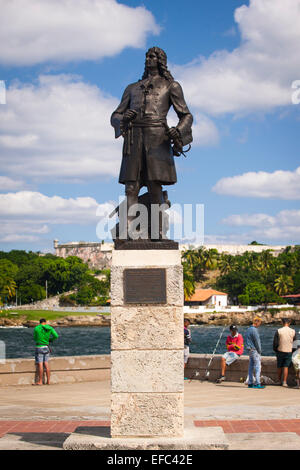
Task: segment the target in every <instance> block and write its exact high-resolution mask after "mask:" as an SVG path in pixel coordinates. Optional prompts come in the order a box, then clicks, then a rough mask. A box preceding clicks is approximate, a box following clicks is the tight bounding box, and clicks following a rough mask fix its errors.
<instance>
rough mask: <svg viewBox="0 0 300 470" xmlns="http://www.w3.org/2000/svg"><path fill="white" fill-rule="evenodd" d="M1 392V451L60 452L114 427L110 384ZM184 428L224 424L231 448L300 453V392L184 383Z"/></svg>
mask: <svg viewBox="0 0 300 470" xmlns="http://www.w3.org/2000/svg"><path fill="white" fill-rule="evenodd" d="M0 392H1V393H0V416H1V419H0V450H1V449H53V450H54V449H55V450H57V449H61V448H62V445H63V442H64V440H65V439H66V438H67V437H68V435H69V434H70V433H72V432H74V431H75V430H77V431H78V430H79V431H80V428H86V427H89V428H91V432H92V428H93V427H98V426H101V427H103V428H105V429H106V430H107V431H108V429H109V424H110V422H109V420H110V408H109V407H110V382H109V381H102V382H84V383H76V384H58V385H49V386H47V385H44V386H36V387H34V386H30V385H29V386H27V385H25V386H14V387H12V386H11V387H1V389H0ZM185 425H186V426H189V427H190V426H201V427H211V426H214V427H215V426H220V427H221V428H222V429H223V431H224V433H225V435H226V437H227V439H228V441H229V449H245V450H248V449H253V450H256V449H260V450H263V449H268V450H269V449H276V450H277V449H278V450H280V449H283V450H288V449H290V450H300V390H297V389H292V388H287V389H286V388H283V387H278V386H269V387H266V389H264V390H257V389H248V388H247V387H246V386H245V385H243V384H239V383H234V382H224V383H222V384H218V385H216V384H214V383H210V382H200V381H196V380H195V381H192V382H189V381H185Z"/></svg>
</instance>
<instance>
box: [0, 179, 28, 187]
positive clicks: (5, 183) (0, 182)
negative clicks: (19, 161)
mask: <svg viewBox="0 0 300 470" xmlns="http://www.w3.org/2000/svg"><path fill="white" fill-rule="evenodd" d="M24 186H25V183H24V182H23V181H21V180H16V179H13V178H8V177H7V176H0V191H16V190H18V189H22V188H23V187H24Z"/></svg>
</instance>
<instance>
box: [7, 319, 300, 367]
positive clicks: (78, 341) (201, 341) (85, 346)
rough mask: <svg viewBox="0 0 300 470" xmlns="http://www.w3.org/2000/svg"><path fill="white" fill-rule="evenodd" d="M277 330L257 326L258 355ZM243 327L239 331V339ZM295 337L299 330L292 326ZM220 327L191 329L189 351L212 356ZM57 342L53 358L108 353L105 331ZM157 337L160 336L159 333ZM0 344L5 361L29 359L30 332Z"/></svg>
mask: <svg viewBox="0 0 300 470" xmlns="http://www.w3.org/2000/svg"><path fill="white" fill-rule="evenodd" d="M278 327H279V325H278V326H276V325H275V326H274V325H272V326H261V327H260V328H259V329H258V332H259V334H260V338H261V343H262V355H263V356H273V355H274V352H273V349H272V344H273V337H274V333H275V331H276V330H277V329H278ZM246 329H247V327H240V328H239V332H240V333H241V334H242V335H243V334H244V333H245V331H246ZM294 329H295V331H296V332H297V334H298V331H299V329H300V326H294ZM222 330H223V327H222V326H198V325H197V326H194V325H192V326H191V333H192V344H191V346H190V351H191V352H192V353H198V354H212V352H213V351H214V349H215V346H216V343H217V341H218V339H219V337H220V335H221V333H222ZM56 331H57V332H58V334H59V338H58V339H57V340H56V341H55V342H54V343H53V345H52V354H53V356H84V355H94V354H109V353H110V328H109V327H62V328H56ZM157 334H159V335H163V334H164V332H163V331H158V330H157ZM228 334H229V330H228V329H227V328H226V329H225V330H224V331H223V335H222V337H221V340H220V343H219V346H218V348H217V350H216V354H222V353H224V352H225V351H226V349H225V341H226V337H227V335H228ZM298 336H299V335H298ZM0 341H4V343H5V349H6V358H7V359H13V358H32V357H33V356H34V348H35V344H34V341H33V328H0Z"/></svg>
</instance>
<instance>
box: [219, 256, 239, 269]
mask: <svg viewBox="0 0 300 470" xmlns="http://www.w3.org/2000/svg"><path fill="white" fill-rule="evenodd" d="M234 266H235V260H234V257H233V256H232V255H228V254H226V253H222V254H221V257H220V258H219V260H218V268H219V269H220V271H221V274H228V273H229V272H230V271H232V270H233V269H234Z"/></svg>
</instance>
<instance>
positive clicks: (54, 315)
mask: <svg viewBox="0 0 300 470" xmlns="http://www.w3.org/2000/svg"><path fill="white" fill-rule="evenodd" d="M14 313H18V315H16V314H14ZM99 314H101V315H110V313H109V312H101V311H99V312H86V311H82V312H57V311H54V310H18V309H12V310H2V311H1V310H0V318H3V317H4V318H9V319H15V320H16V319H17V318H21V317H22V318H26V320H27V321H29V320H37V321H39V320H40V318H45V319H46V320H49V321H51V320H58V319H59V318H64V317H69V316H78V315H89V316H93V317H95V316H96V315H99Z"/></svg>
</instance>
